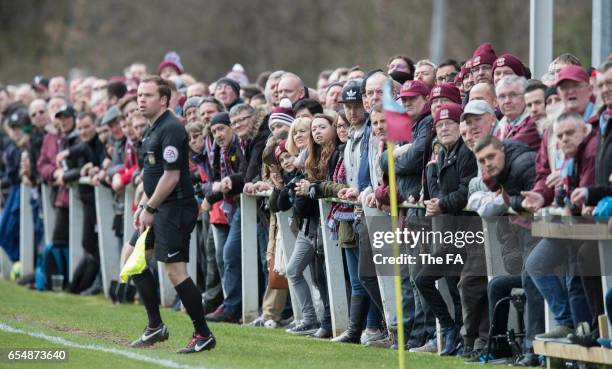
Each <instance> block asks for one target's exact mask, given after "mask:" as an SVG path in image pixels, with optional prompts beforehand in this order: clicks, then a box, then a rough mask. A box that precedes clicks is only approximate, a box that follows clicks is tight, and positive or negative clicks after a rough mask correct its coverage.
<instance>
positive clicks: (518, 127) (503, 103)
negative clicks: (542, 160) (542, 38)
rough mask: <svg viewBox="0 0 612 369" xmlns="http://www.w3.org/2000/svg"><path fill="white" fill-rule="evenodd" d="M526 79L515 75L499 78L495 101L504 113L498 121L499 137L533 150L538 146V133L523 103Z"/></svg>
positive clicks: (539, 140) (539, 139)
mask: <svg viewBox="0 0 612 369" xmlns="http://www.w3.org/2000/svg"><path fill="white" fill-rule="evenodd" d="M526 88H527V80H526V79H525V78H524V77H519V76H517V75H509V76H505V77H503V78H502V79H500V80H499V81H498V83H497V86H496V88H495V92H496V95H497V103H498V104H499V108H500V110H501V112H502V114H504V117H503V118H502V119H501V120H500V122H499V131H498V133H499V138H500V139H501V140H515V141H520V142H523V143H524V144H526V145H528V146H529V147H530V148H531V149H532V150H533V151H537V150H538V149H539V148H540V142H541V138H540V133H539V132H538V128H537V126H536V122H535V121H534V120H533V119H532V118H531V117H530V116H529V111H528V110H527V109H525V108H526V106H527V105H526V104H525V95H524V94H525V89H526Z"/></svg>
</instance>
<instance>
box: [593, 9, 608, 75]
mask: <svg viewBox="0 0 612 369" xmlns="http://www.w3.org/2000/svg"><path fill="white" fill-rule="evenodd" d="M611 18H612V1H611V0H593V23H592V35H591V65H594V66H596V67H597V66H599V65H600V64H601V63H603V62H604V61H605V60H606V59H607V57H608V54H610V52H612V21H611V20H610V19H611Z"/></svg>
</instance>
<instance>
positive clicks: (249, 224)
mask: <svg viewBox="0 0 612 369" xmlns="http://www.w3.org/2000/svg"><path fill="white" fill-rule="evenodd" d="M240 215H241V218H240V219H241V221H240V233H241V237H240V241H241V257H242V264H241V267H242V323H243V324H249V323H251V322H252V321H253V320H255V319H256V318H257V316H258V309H257V308H258V306H259V278H258V272H259V267H258V262H257V258H258V255H259V254H258V252H257V247H258V245H257V198H255V197H252V196H247V195H244V194H242V195H240Z"/></svg>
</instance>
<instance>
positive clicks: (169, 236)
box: [145, 199, 198, 263]
mask: <svg viewBox="0 0 612 369" xmlns="http://www.w3.org/2000/svg"><path fill="white" fill-rule="evenodd" d="M197 220H198V205H197V203H196V201H195V199H189V200H181V201H173V202H170V203H166V204H162V205H161V206H160V207H159V211H158V212H157V213H156V214H155V220H154V221H153V229H152V231H153V234H154V236H155V258H156V259H157V261H161V262H163V263H178V262H185V263H187V262H189V241H190V239H191V232H193V229H194V228H195V225H196V222H197ZM147 241H148V237H147ZM146 243H147V242H145V244H146Z"/></svg>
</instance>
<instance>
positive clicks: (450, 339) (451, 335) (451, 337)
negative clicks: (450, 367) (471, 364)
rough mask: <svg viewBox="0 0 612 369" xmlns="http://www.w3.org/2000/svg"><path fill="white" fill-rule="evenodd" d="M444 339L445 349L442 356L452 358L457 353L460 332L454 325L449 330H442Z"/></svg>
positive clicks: (441, 353)
mask: <svg viewBox="0 0 612 369" xmlns="http://www.w3.org/2000/svg"><path fill="white" fill-rule="evenodd" d="M440 333H441V334H442V337H444V341H443V342H444V347H443V349H442V352H440V356H450V355H453V354H454V353H455V350H456V348H457V344H458V343H459V338H460V336H459V330H458V329H457V328H456V327H455V326H454V325H453V326H450V327H447V328H442V331H441V332H440Z"/></svg>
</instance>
